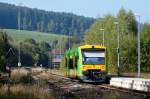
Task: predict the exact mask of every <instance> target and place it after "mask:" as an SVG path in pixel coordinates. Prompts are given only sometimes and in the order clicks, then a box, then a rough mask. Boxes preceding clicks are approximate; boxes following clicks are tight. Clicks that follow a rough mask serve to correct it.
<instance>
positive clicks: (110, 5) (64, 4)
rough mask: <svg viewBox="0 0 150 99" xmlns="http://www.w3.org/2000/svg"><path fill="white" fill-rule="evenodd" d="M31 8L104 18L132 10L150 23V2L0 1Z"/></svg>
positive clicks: (110, 0)
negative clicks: (122, 10)
mask: <svg viewBox="0 0 150 99" xmlns="http://www.w3.org/2000/svg"><path fill="white" fill-rule="evenodd" d="M0 2H5V3H10V4H15V5H19V4H20V3H22V6H27V7H30V8H38V9H43V10H47V11H55V12H69V13H74V14H77V15H83V16H86V17H93V18H97V17H103V16H104V15H106V14H108V13H111V14H112V15H114V16H115V15H116V14H117V13H118V11H119V10H120V8H122V7H123V8H124V9H126V10H132V11H133V13H135V14H136V15H139V16H140V19H141V20H140V21H141V22H150V13H149V9H150V0H0Z"/></svg>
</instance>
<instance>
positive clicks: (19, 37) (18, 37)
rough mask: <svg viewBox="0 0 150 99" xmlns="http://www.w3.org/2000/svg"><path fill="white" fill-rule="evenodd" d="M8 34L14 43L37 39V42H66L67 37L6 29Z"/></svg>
mask: <svg viewBox="0 0 150 99" xmlns="http://www.w3.org/2000/svg"><path fill="white" fill-rule="evenodd" d="M4 31H6V33H7V34H8V35H9V36H11V37H12V38H13V40H14V41H16V42H17V41H23V40H25V39H29V38H32V39H35V40H36V41H37V42H42V41H46V42H48V43H49V42H52V41H55V40H58V41H61V42H63V41H64V42H65V41H66V39H67V36H65V35H57V34H54V33H44V32H37V31H26V30H15V29H4Z"/></svg>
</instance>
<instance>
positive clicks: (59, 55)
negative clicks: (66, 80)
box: [50, 49, 64, 68]
mask: <svg viewBox="0 0 150 99" xmlns="http://www.w3.org/2000/svg"><path fill="white" fill-rule="evenodd" d="M63 55H64V50H62V49H53V50H52V51H51V52H50V56H51V58H50V66H51V67H52V68H59V67H60V63H61V62H62V59H63Z"/></svg>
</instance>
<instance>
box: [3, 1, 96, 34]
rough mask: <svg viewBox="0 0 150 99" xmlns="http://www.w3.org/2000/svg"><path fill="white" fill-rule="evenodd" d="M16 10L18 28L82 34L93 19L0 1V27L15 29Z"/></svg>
mask: <svg viewBox="0 0 150 99" xmlns="http://www.w3.org/2000/svg"><path fill="white" fill-rule="evenodd" d="M18 12H20V20H21V21H20V28H21V29H22V30H30V31H40V32H47V33H51V32H53V33H56V34H68V33H71V34H82V33H83V32H85V31H86V30H87V29H88V28H89V27H90V26H91V24H92V23H93V22H94V21H95V19H93V18H88V17H84V16H77V15H75V14H71V13H63V12H62V13H60V12H52V11H44V10H39V9H32V8H28V7H20V6H15V5H12V4H6V3H0V27H1V28H9V29H17V28H18V19H19V17H18V16H19V14H18Z"/></svg>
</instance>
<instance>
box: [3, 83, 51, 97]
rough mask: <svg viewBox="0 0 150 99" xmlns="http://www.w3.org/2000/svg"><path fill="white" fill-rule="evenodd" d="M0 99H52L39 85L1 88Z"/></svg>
mask: <svg viewBox="0 0 150 99" xmlns="http://www.w3.org/2000/svg"><path fill="white" fill-rule="evenodd" d="M0 99H52V96H51V95H50V93H49V91H48V90H46V89H45V88H41V87H39V86H37V85H32V86H31V85H21V84H17V85H13V86H10V89H8V85H4V86H1V87H0Z"/></svg>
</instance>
